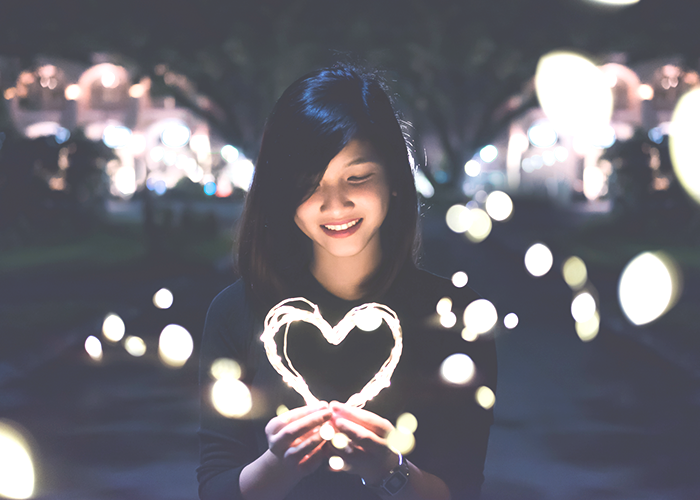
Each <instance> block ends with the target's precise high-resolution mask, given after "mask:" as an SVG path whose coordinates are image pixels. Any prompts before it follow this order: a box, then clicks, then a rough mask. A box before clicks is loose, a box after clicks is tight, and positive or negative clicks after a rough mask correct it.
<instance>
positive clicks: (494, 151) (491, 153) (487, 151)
mask: <svg viewBox="0 0 700 500" xmlns="http://www.w3.org/2000/svg"><path fill="white" fill-rule="evenodd" d="M496 157H498V148H496V146H494V145H493V144H489V145H488V146H484V147H483V148H481V151H479V158H481V160H482V161H484V162H486V163H491V162H492V161H493V160H495V159H496Z"/></svg>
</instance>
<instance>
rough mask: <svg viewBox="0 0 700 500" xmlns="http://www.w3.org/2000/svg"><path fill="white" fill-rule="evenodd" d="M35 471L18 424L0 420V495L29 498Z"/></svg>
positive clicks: (27, 445) (31, 492) (31, 493)
mask: <svg viewBox="0 0 700 500" xmlns="http://www.w3.org/2000/svg"><path fill="white" fill-rule="evenodd" d="M34 483H35V472H34V462H33V460H32V454H31V449H30V447H29V443H28V442H27V439H26V438H25V437H24V435H23V432H21V431H20V430H19V426H17V425H16V424H12V423H11V422H9V421H8V420H0V497H3V498H22V499H23V498H31V497H32V496H33V495H34Z"/></svg>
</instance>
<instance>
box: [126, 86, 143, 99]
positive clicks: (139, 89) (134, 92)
mask: <svg viewBox="0 0 700 500" xmlns="http://www.w3.org/2000/svg"><path fill="white" fill-rule="evenodd" d="M145 93H146V86H145V85H143V84H141V83H135V84H133V85H132V86H131V87H129V97H131V98H133V99H140V98H141V97H143V96H144V94H145Z"/></svg>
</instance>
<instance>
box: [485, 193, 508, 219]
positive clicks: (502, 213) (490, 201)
mask: <svg viewBox="0 0 700 500" xmlns="http://www.w3.org/2000/svg"><path fill="white" fill-rule="evenodd" d="M484 208H486V213H488V214H489V216H490V217H491V218H492V219H493V220H495V221H499V222H502V221H504V220H507V219H508V218H509V217H510V216H511V214H512V213H513V200H511V199H510V196H508V195H507V194H506V193H504V192H503V191H492V192H491V193H489V195H488V196H487V197H486V204H485V207H484Z"/></svg>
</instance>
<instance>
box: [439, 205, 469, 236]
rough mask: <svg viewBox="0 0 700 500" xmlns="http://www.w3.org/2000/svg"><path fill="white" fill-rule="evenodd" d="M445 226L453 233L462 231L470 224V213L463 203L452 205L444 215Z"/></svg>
mask: <svg viewBox="0 0 700 500" xmlns="http://www.w3.org/2000/svg"><path fill="white" fill-rule="evenodd" d="M445 220H446V221H447V227H449V228H450V229H451V230H452V231H454V232H455V233H463V232H464V231H466V230H467V229H469V227H470V226H471V225H472V214H471V210H469V209H468V208H467V207H466V206H464V205H453V206H451V207H450V208H449V209H448V210H447V214H446V216H445Z"/></svg>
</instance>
